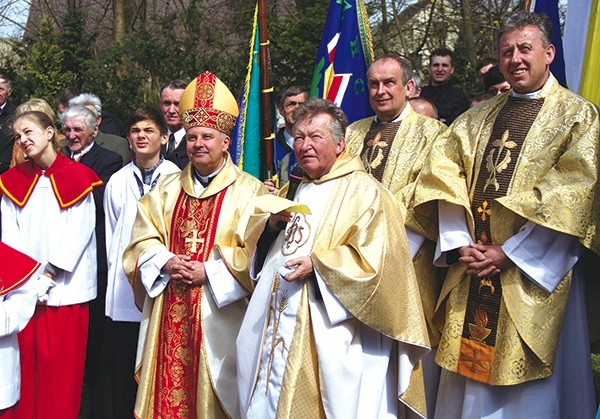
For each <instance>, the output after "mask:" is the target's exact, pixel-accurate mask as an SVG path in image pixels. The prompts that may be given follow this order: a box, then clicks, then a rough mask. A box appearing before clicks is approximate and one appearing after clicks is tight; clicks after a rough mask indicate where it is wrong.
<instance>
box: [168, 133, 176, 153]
mask: <svg viewBox="0 0 600 419" xmlns="http://www.w3.org/2000/svg"><path fill="white" fill-rule="evenodd" d="M173 151H175V134H173V133H171V135H169V142H168V143H167V156H170V155H171V154H173Z"/></svg>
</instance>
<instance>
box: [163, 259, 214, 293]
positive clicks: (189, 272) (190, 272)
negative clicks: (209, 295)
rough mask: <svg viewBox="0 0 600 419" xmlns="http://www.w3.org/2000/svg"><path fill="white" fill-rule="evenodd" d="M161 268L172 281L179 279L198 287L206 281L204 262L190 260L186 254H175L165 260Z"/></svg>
mask: <svg viewBox="0 0 600 419" xmlns="http://www.w3.org/2000/svg"><path fill="white" fill-rule="evenodd" d="M163 270H164V271H165V272H166V273H168V274H169V275H170V276H171V280H172V281H181V282H182V283H184V284H185V285H189V286H195V287H198V286H200V285H202V284H205V283H206V280H207V276H206V270H205V269H204V264H203V263H202V262H199V261H197V260H192V258H191V257H190V256H187V255H175V256H173V257H172V258H171V259H169V260H168V261H167V263H166V264H165V266H163Z"/></svg>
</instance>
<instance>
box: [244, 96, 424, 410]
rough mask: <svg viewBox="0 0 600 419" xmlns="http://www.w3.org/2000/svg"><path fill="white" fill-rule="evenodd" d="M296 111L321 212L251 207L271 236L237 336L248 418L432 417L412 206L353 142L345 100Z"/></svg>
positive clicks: (304, 199) (305, 198)
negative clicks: (370, 167) (367, 165)
mask: <svg viewBox="0 0 600 419" xmlns="http://www.w3.org/2000/svg"><path fill="white" fill-rule="evenodd" d="M294 119H295V121H296V122H295V124H294V129H293V133H294V152H295V153H296V156H297V160H298V162H299V165H300V166H301V167H302V169H304V171H305V172H306V176H305V178H304V180H303V181H302V183H301V185H300V186H299V188H298V191H297V192H296V194H295V197H294V200H295V201H296V202H297V203H301V204H304V205H306V206H307V207H308V208H309V209H310V214H305V213H302V212H294V213H292V214H290V213H289V212H287V211H283V212H278V213H273V214H272V215H271V216H269V213H264V212H262V213H261V211H257V213H256V214H255V215H253V216H252V217H251V218H252V220H251V221H250V223H249V228H248V231H249V233H256V232H257V231H258V232H259V234H260V233H262V235H261V237H260V240H259V241H258V243H259V244H258V249H257V254H256V255H255V261H254V264H253V265H252V266H253V269H254V271H253V272H252V271H251V273H253V277H254V275H255V277H256V278H257V280H258V282H257V286H256V289H255V292H254V293H253V295H252V299H251V300H250V305H249V307H248V311H247V313H246V316H245V318H244V322H243V324H242V328H241V330H240V334H239V337H238V340H237V348H238V349H237V351H238V380H239V388H240V403H241V407H242V410H241V411H242V417H248V418H274V417H278V418H288V417H310V418H325V417H331V418H382V417H405V416H406V415H422V416H423V415H424V414H425V400H424V394H423V381H422V371H421V370H420V368H419V366H418V361H419V360H420V358H421V357H422V356H423V355H424V354H425V353H426V352H427V351H428V338H427V330H426V325H425V321H424V315H423V310H422V307H421V304H420V300H419V295H418V285H417V283H416V278H415V274H414V270H413V267H412V263H411V262H410V252H409V249H408V243H407V239H406V235H405V231H404V224H403V222H402V217H401V215H400V214H399V212H400V208H399V206H398V204H397V202H396V201H395V199H394V198H393V196H392V195H391V194H390V193H389V191H387V190H386V189H385V188H383V187H382V186H381V185H380V184H379V183H378V182H377V181H375V180H374V179H373V178H372V177H371V176H369V175H367V174H366V173H365V171H364V167H363V166H362V164H361V163H360V159H359V158H358V157H352V156H350V155H348V154H347V153H346V152H345V151H344V145H345V144H344V143H345V141H344V138H343V135H344V130H345V125H346V116H345V115H344V114H343V112H342V111H341V110H340V109H339V108H338V107H337V106H335V105H333V104H332V103H331V102H329V101H324V100H322V99H313V100H309V101H307V102H305V103H304V104H303V105H300V106H299V107H298V109H297V110H296V111H295V113H294ZM286 193H287V187H285V188H284V189H283V190H282V191H281V194H282V196H285V194H286ZM261 198H262V197H261ZM270 198H271V197H270ZM259 200H260V199H259ZM273 212H275V210H273ZM254 221H256V223H255V224H253V222H254ZM277 221H280V222H281V221H283V222H284V223H283V224H284V226H285V228H284V229H283V230H279V229H278V227H277V226H276V225H277ZM248 236H252V237H255V236H256V235H254V234H248ZM263 261H264V264H263V263H262V262H263ZM407 406H409V407H407Z"/></svg>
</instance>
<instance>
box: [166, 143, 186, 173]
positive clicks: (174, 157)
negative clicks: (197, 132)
mask: <svg viewBox="0 0 600 419" xmlns="http://www.w3.org/2000/svg"><path fill="white" fill-rule="evenodd" d="M165 158H166V159H167V160H169V161H172V162H173V163H175V164H176V165H177V167H179V168H180V169H181V170H183V169H184V167H185V166H187V164H188V163H189V162H190V159H189V157H188V155H187V151H186V150H185V137H183V139H182V140H181V142H180V143H179V145H178V146H177V147H176V148H175V150H173V152H172V153H171V154H169V155H168V156H165Z"/></svg>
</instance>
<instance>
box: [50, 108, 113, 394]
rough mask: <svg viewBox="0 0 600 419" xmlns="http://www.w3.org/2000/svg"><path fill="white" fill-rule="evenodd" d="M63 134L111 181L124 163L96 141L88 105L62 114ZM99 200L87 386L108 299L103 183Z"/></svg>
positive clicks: (73, 152)
mask: <svg viewBox="0 0 600 419" xmlns="http://www.w3.org/2000/svg"><path fill="white" fill-rule="evenodd" d="M61 119H62V124H63V130H64V134H65V137H66V140H67V147H68V149H69V150H68V152H69V155H70V157H71V158H72V159H73V160H76V161H79V162H80V163H83V164H85V165H86V166H88V167H89V168H90V169H92V170H93V171H94V172H96V174H97V175H98V177H99V178H100V179H101V180H102V182H104V185H106V184H107V183H108V180H109V179H110V177H111V176H112V175H113V174H114V173H116V172H117V171H118V170H119V169H120V168H121V167H122V166H123V159H122V158H121V156H119V155H118V154H117V153H115V152H113V151H110V150H107V149H106V148H104V147H102V146H100V145H98V143H97V142H96V141H95V138H96V135H97V134H98V120H97V119H96V115H95V114H94V113H93V112H92V111H91V110H90V109H88V108H87V107H83V106H74V107H71V108H69V109H67V110H66V111H65V112H64V113H63V114H62V115H61ZM93 193H94V203H95V204H96V245H97V260H98V297H97V298H96V299H95V300H94V301H92V302H91V304H90V327H89V332H88V349H87V356H86V382H87V385H86V388H88V389H90V391H92V390H93V389H92V388H91V387H92V385H93V382H94V381H95V370H96V369H97V365H98V363H99V358H100V353H101V346H102V335H103V333H104V321H105V320H104V305H105V300H106V277H107V270H108V269H107V263H106V245H105V242H106V234H105V230H104V208H103V205H102V197H103V195H104V186H102V187H100V188H97V189H95V190H94V192H93Z"/></svg>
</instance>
